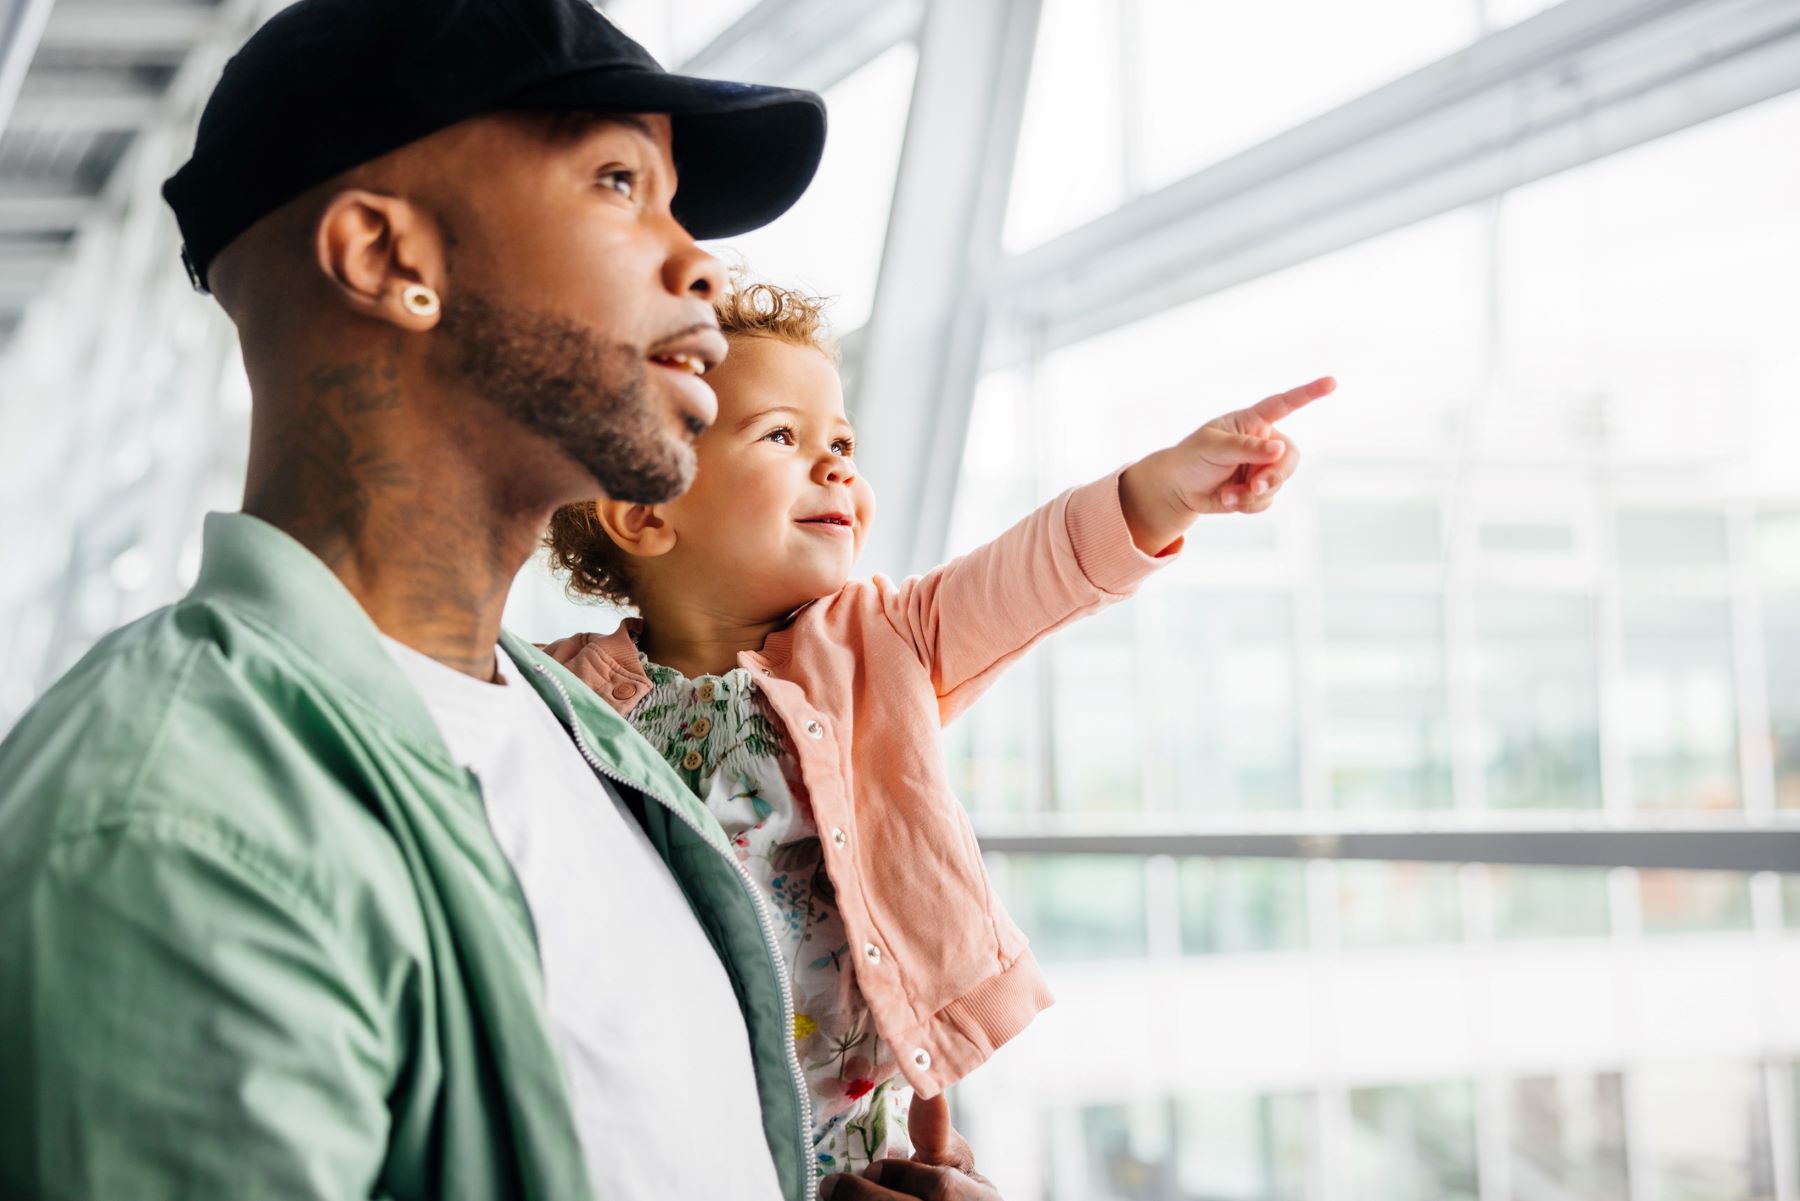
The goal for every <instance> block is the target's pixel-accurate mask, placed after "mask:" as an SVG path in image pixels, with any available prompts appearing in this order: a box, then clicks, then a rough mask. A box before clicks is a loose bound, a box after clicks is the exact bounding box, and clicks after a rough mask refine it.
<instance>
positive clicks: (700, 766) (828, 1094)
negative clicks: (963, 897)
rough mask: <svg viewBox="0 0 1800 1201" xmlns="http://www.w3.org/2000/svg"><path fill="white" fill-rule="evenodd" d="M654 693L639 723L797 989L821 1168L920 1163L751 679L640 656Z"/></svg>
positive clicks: (800, 799)
mask: <svg viewBox="0 0 1800 1201" xmlns="http://www.w3.org/2000/svg"><path fill="white" fill-rule="evenodd" d="M638 658H639V660H640V661H641V662H642V664H643V668H644V674H645V675H647V676H648V677H649V678H650V683H651V686H652V687H651V691H650V692H649V694H647V695H646V696H645V697H644V698H643V699H642V700H641V701H639V702H638V705H637V707H636V708H635V709H634V710H633V711H632V713H631V723H632V725H634V726H636V727H637V729H638V732H639V733H641V734H643V736H644V737H645V738H646V739H648V740H649V742H650V744H651V745H652V746H654V747H655V748H656V749H657V750H658V751H659V752H661V753H662V756H663V757H664V758H665V759H667V760H668V761H669V763H670V764H671V765H672V766H673V767H674V768H675V770H676V772H677V773H678V774H679V775H680V776H681V778H682V779H683V780H685V781H686V782H687V785H688V787H689V788H691V789H693V791H694V793H695V795H696V796H698V797H699V798H700V799H701V800H702V801H704V802H705V803H706V806H707V808H708V809H710V810H711V811H712V814H713V816H714V817H716V818H718V820H719V824H720V825H722V826H723V827H724V828H725V834H726V836H727V837H728V838H730V839H731V845H732V848H733V849H734V850H735V851H736V853H737V857H738V861H739V862H740V863H742V864H743V865H744V867H745V868H746V869H748V871H749V873H750V877H751V879H752V880H754V881H755V882H756V884H757V885H758V887H760V888H761V889H762V890H763V894H764V899H765V900H766V901H768V903H769V909H770V916H771V917H772V918H773V920H774V924H775V932H776V936H777V938H778V939H779V940H780V941H781V942H782V944H783V949H784V950H785V952H786V955H787V964H788V976H789V979H791V980H792V981H793V988H794V1042H795V1049H796V1050H797V1051H798V1052H799V1055H800V1064H801V1067H802V1068H803V1069H804V1071H805V1073H806V1082H807V1085H808V1087H809V1089H810V1091H811V1093H812V1105H813V1151H814V1170H815V1172H816V1173H817V1174H818V1175H820V1176H824V1175H827V1174H829V1173H832V1172H855V1171H860V1170H861V1169H863V1168H865V1167H867V1166H868V1165H869V1164H870V1163H871V1162H873V1161H874V1160H877V1159H884V1158H887V1157H889V1156H892V1155H900V1156H905V1155H910V1154H912V1144H911V1142H910V1141H909V1140H908V1138H907V1133H906V1114H907V1109H908V1107H909V1106H910V1104H911V1102H912V1090H911V1089H910V1088H908V1087H907V1086H906V1083H905V1081H904V1079H902V1078H901V1076H900V1075H899V1073H898V1069H897V1067H896V1065H895V1062H894V1055H893V1051H892V1049H891V1048H890V1047H889V1046H888V1045H887V1044H886V1043H884V1042H883V1041H882V1040H881V1039H880V1038H879V1037H878V1036H877V1034H876V1032H875V1028H874V1024H873V1022H872V1021H871V1020H870V1016H869V1010H868V1006H867V1005H865V1004H864V1003H863V999H862V993H861V991H860V990H859V989H858V988H857V986H856V976H855V972H854V969H853V967H852V964H851V960H850V951H849V942H848V939H847V938H846V936H845V934H844V924H843V921H842V920H841V919H840V918H839V916H838V911H837V904H836V897H835V894H834V893H833V890H832V885H831V878H830V877H829V876H827V875H826V873H825V856H824V851H823V849H822V848H821V847H820V844H819V832H818V830H817V828H816V827H815V826H814V824H813V815H812V806H811V805H810V804H809V803H808V802H807V796H806V786H805V784H804V783H803V781H802V780H801V778H800V765H799V760H798V759H797V757H796V756H795V754H794V751H793V747H792V745H791V744H790V743H789V741H788V737H787V732H786V731H785V730H784V729H783V728H782V726H781V719H780V717H779V716H778V715H777V714H776V713H775V711H774V709H773V708H772V707H770V705H769V704H768V702H767V701H766V700H765V699H764V698H763V696H762V694H761V693H760V692H759V691H758V690H757V688H756V686H755V683H754V681H753V680H752V677H751V675H750V673H749V672H748V671H747V670H745V669H743V668H737V669H735V670H733V671H730V672H727V673H726V674H725V675H723V676H701V677H700V678H698V679H695V680H690V679H688V678H687V677H685V676H683V675H682V674H681V673H680V672H677V671H675V670H674V669H672V668H668V667H663V666H661V665H660V664H656V663H652V662H650V660H649V659H647V658H645V657H644V656H643V654H642V653H641V652H640V654H639V655H638Z"/></svg>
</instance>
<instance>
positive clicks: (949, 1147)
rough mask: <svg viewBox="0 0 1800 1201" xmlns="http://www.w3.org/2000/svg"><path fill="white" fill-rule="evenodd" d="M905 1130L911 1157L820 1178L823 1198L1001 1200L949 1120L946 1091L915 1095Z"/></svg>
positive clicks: (859, 1200) (846, 1200) (841, 1200)
mask: <svg viewBox="0 0 1800 1201" xmlns="http://www.w3.org/2000/svg"><path fill="white" fill-rule="evenodd" d="M906 1129H907V1133H908V1134H909V1135H910V1136H911V1137H912V1144H913V1157H912V1158H911V1159H884V1160H882V1161H881V1162H880V1163H874V1164H870V1165H869V1166H868V1167H867V1168H866V1169H864V1171H863V1174H862V1175H860V1176H846V1175H842V1174H840V1175H836V1176H827V1177H826V1178H825V1179H824V1180H822V1181H820V1183H819V1196H820V1198H821V1199H822V1201H894V1199H895V1198H900V1199H901V1201H904V1199H905V1198H908V1197H914V1198H917V1197H927V1198H930V1199H931V1201H1001V1197H1000V1193H999V1190H997V1189H995V1188H994V1186H993V1185H992V1184H990V1183H988V1180H987V1178H986V1177H984V1176H980V1175H977V1174H976V1171H975V1155H974V1152H972V1151H970V1150H969V1141H968V1140H967V1139H965V1138H964V1137H963V1136H962V1135H960V1134H958V1133H957V1132H956V1127H954V1126H952V1125H951V1124H950V1106H949V1104H948V1103H947V1102H946V1101H945V1099H944V1095H943V1094H942V1093H940V1094H938V1095H937V1096H935V1097H933V1098H931V1100H929V1101H927V1100H924V1099H922V1098H915V1099H914V1101H913V1103H912V1109H911V1111H910V1112H909V1113H908V1114H907V1117H906Z"/></svg>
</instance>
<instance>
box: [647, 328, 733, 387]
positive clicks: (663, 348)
mask: <svg viewBox="0 0 1800 1201" xmlns="http://www.w3.org/2000/svg"><path fill="white" fill-rule="evenodd" d="M725 350H726V347H725V336H724V335H723V334H721V333H720V332H719V331H718V329H717V328H715V327H711V326H701V327H699V328H696V329H690V330H688V331H687V332H686V333H683V334H681V335H679V336H677V337H674V338H669V339H666V340H664V341H662V342H658V343H657V344H656V345H654V346H652V347H651V348H650V350H649V352H648V358H649V359H650V361H651V362H652V363H655V364H656V365H657V366H658V367H665V368H667V369H669V370H671V371H682V372H686V373H687V374H689V375H705V374H706V373H707V372H708V371H711V370H712V369H713V368H714V367H717V366H718V365H719V364H720V363H722V362H724V361H725Z"/></svg>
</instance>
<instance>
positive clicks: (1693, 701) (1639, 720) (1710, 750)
mask: <svg viewBox="0 0 1800 1201" xmlns="http://www.w3.org/2000/svg"><path fill="white" fill-rule="evenodd" d="M1623 612H1624V639H1625V648H1624V649H1625V662H1624V680H1623V686H1622V687H1621V688H1620V690H1619V707H1620V725H1621V727H1622V729H1623V733H1624V738H1625V743H1626V748H1627V752H1628V754H1629V756H1630V766H1631V772H1630V775H1631V791H1632V796H1633V799H1634V801H1635V802H1636V804H1637V806H1638V807H1639V808H1640V809H1677V808H1679V809H1734V808H1736V807H1737V806H1738V805H1739V804H1740V801H1739V797H1738V762H1737V703H1736V696H1735V691H1734V679H1733V673H1732V666H1731V612H1730V610H1729V608H1728V607H1727V605H1726V602H1725V601H1724V600H1715V599H1711V598H1694V597H1674V596H1626V597H1625V598H1624V602H1623Z"/></svg>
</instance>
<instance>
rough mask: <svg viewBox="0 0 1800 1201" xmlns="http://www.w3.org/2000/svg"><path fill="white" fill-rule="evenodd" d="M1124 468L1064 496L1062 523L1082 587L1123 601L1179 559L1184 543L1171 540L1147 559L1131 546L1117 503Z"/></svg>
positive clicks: (1119, 505) (1120, 507)
mask: <svg viewBox="0 0 1800 1201" xmlns="http://www.w3.org/2000/svg"><path fill="white" fill-rule="evenodd" d="M1124 474H1125V472H1124V469H1122V468H1121V469H1120V470H1118V471H1115V472H1113V473H1112V474H1111V475H1109V476H1107V477H1105V478H1104V479H1099V480H1095V481H1094V482H1093V483H1091V484H1087V485H1084V486H1082V487H1080V488H1077V489H1075V490H1074V491H1073V492H1071V493H1069V506H1068V509H1067V511H1066V516H1065V520H1066V521H1067V523H1068V529H1069V541H1070V543H1072V544H1073V545H1074V548H1075V561H1076V562H1077V563H1078V564H1080V565H1081V570H1082V574H1084V575H1086V576H1087V578H1088V582H1089V583H1091V584H1093V585H1094V587H1096V588H1098V589H1100V591H1102V592H1106V593H1109V594H1111V595H1113V596H1125V595H1129V594H1130V593H1132V592H1135V591H1136V590H1137V586H1138V585H1139V584H1141V583H1143V582H1144V580H1145V578H1147V577H1148V576H1149V575H1150V574H1151V573H1152V572H1154V571H1155V570H1156V569H1157V568H1159V567H1162V566H1164V565H1165V564H1168V563H1172V562H1174V561H1175V559H1176V558H1177V557H1178V556H1179V555H1180V554H1181V547H1182V543H1183V541H1184V539H1181V538H1177V539H1176V540H1175V541H1174V542H1172V543H1170V544H1169V545H1168V546H1166V547H1164V548H1163V550H1162V552H1161V553H1160V554H1156V555H1147V554H1145V553H1144V552H1143V551H1141V550H1139V549H1138V547H1137V543H1136V542H1134V541H1132V538H1131V527H1130V526H1129V525H1127V524H1126V523H1125V506H1124V502H1123V501H1121V500H1120V498H1119V481H1120V478H1121V477H1122V476H1124Z"/></svg>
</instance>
